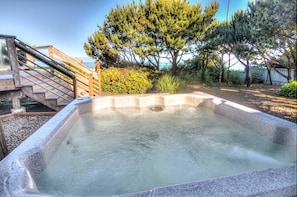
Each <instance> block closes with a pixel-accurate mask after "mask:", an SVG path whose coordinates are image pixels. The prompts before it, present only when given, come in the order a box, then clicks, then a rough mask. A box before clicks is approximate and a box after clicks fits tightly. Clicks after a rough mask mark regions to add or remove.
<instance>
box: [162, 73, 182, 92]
mask: <svg viewBox="0 0 297 197" xmlns="http://www.w3.org/2000/svg"><path fill="white" fill-rule="evenodd" d="M156 88H157V91H158V92H164V93H165V92H166V93H170V94H174V93H177V92H179V91H181V90H183V89H185V88H186V82H185V81H184V80H182V79H180V78H179V77H177V76H172V75H169V74H165V75H163V76H162V77H161V78H160V79H159V80H158V82H157V85H156Z"/></svg>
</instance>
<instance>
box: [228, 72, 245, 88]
mask: <svg viewBox="0 0 297 197" xmlns="http://www.w3.org/2000/svg"><path fill="white" fill-rule="evenodd" d="M228 84H229V85H241V84H242V80H241V79H240V77H239V71H235V70H232V71H230V73H229V78H228Z"/></svg>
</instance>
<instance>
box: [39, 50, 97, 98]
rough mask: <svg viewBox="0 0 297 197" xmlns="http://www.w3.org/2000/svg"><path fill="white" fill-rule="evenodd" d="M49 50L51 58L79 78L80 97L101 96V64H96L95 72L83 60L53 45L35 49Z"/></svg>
mask: <svg viewBox="0 0 297 197" xmlns="http://www.w3.org/2000/svg"><path fill="white" fill-rule="evenodd" d="M35 48H36V49H47V50H48V53H49V57H50V58H51V59H54V60H56V61H58V62H60V63H61V65H63V66H64V68H66V69H67V70H69V71H71V72H73V73H74V74H75V76H76V78H77V86H78V92H79V96H87V95H88V96H94V95H101V93H102V90H101V81H100V63H99V62H96V64H95V65H94V70H92V69H90V68H89V67H87V66H86V65H84V63H83V62H82V61H81V60H78V59H76V58H73V57H70V56H68V55H67V54H65V53H63V52H62V51H60V50H59V49H57V48H55V47H54V46H52V45H48V46H41V47H35Z"/></svg>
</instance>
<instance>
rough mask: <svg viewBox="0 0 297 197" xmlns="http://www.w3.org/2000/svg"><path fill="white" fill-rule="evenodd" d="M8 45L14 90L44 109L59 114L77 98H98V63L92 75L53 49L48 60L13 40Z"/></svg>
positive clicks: (8, 41) (51, 48)
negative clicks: (40, 104)
mask: <svg viewBox="0 0 297 197" xmlns="http://www.w3.org/2000/svg"><path fill="white" fill-rule="evenodd" d="M7 45H8V46H7V48H8V53H9V55H10V57H12V58H10V61H11V62H10V63H11V67H12V70H13V73H14V83H15V84H16V85H15V86H16V88H18V89H20V90H21V91H22V92H23V93H24V95H26V96H28V97H30V98H33V99H34V100H36V101H38V102H40V103H42V104H43V105H46V106H48V107H50V108H52V109H54V110H56V111H59V110H61V109H62V108H63V107H65V106H66V105H67V104H69V103H70V102H71V101H73V100H74V99H75V98H77V97H81V96H96V95H100V94H101V84H100V80H99V75H100V69H99V68H100V64H99V62H97V63H96V67H97V71H92V70H91V69H89V68H88V67H87V66H85V65H84V64H83V63H82V62H81V61H78V60H76V59H74V58H71V57H69V56H67V55H66V54H64V53H63V52H61V51H59V50H58V49H56V48H54V47H53V46H48V47H49V54H50V55H49V56H50V57H49V56H47V55H45V54H43V53H41V52H40V51H38V50H37V49H36V48H32V47H30V46H29V45H27V44H25V43H23V42H21V41H20V40H18V39H16V38H15V37H12V36H10V37H8V38H7ZM54 56H58V57H59V58H58V60H56V59H55V57H54Z"/></svg>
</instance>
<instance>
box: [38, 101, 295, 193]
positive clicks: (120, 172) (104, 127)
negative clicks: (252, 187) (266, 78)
mask: <svg viewBox="0 0 297 197" xmlns="http://www.w3.org/2000/svg"><path fill="white" fill-rule="evenodd" d="M292 162H294V156H293V155H292V154H291V153H290V152H288V151H287V149H286V148H284V147H283V146H281V145H278V144H275V143H272V142H270V141H268V140H267V139H265V138H264V137H261V136H259V135H257V134H255V133H254V132H251V131H250V130H248V129H246V128H244V127H242V126H241V125H239V124H237V123H236V122H234V121H231V120H229V119H227V118H225V117H223V116H221V115H218V114H216V113H214V112H213V111H211V110H209V109H207V108H204V107H191V106H185V105H182V106H180V105H179V106H171V107H164V108H162V109H161V108H154V109H153V108H140V109H139V108H107V109H101V110H99V111H95V112H88V113H86V114H83V115H80V118H79V119H78V121H77V122H76V123H75V124H74V125H73V127H72V130H71V131H70V132H69V134H68V136H67V137H66V138H65V140H64V141H63V143H62V144H61V145H60V147H59V149H58V151H57V153H56V154H55V155H54V156H53V158H52V159H51V161H50V163H49V165H48V166H47V168H46V169H45V171H44V172H42V173H41V174H39V175H37V176H36V177H35V178H34V179H35V182H36V184H37V186H38V189H39V190H40V191H41V192H43V193H48V194H52V195H57V196H64V195H70V196H71V195H75V196H88V195H89V196H91V195H99V196H108V195H116V194H125V193H132V192H139V191H146V190H149V189H152V188H154V187H160V186H168V185H173V184H179V183H186V182H192V181H197V180H202V179H209V178H214V177H221V176H228V175H234V174H240V173H243V172H250V171H255V170H260V169H267V168H274V167H280V166H284V165H287V164H289V163H292Z"/></svg>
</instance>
